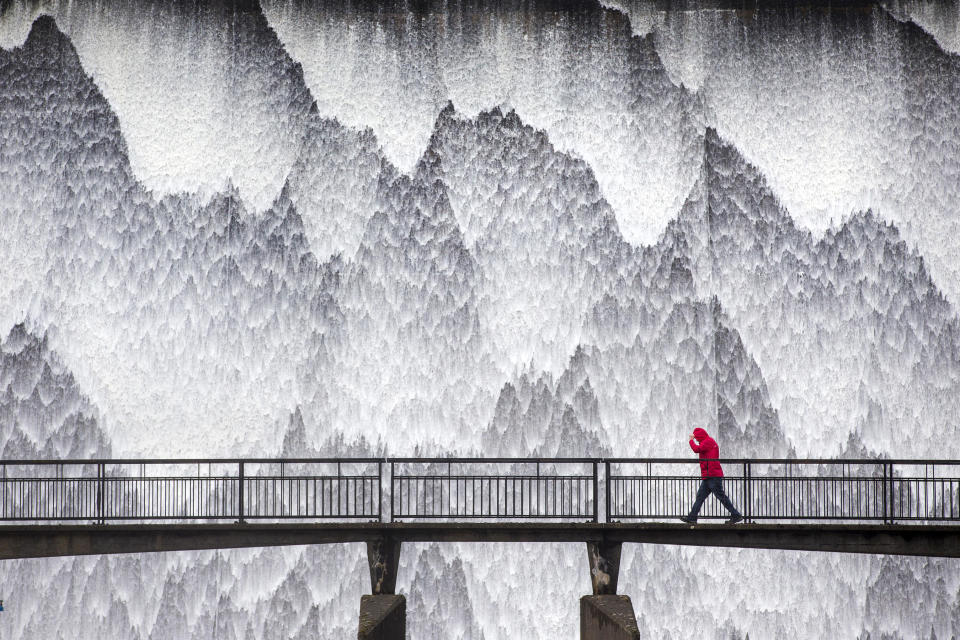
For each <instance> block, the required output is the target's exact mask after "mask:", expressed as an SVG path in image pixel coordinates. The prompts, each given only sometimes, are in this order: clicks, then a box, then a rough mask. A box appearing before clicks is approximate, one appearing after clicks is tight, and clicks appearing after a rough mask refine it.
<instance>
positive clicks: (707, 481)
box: [680, 427, 743, 524]
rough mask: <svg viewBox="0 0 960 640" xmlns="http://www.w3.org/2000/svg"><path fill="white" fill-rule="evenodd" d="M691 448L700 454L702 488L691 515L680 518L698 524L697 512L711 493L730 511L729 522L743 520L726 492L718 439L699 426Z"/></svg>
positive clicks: (694, 434) (693, 436)
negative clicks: (719, 459)
mask: <svg viewBox="0 0 960 640" xmlns="http://www.w3.org/2000/svg"><path fill="white" fill-rule="evenodd" d="M690 448H691V449H693V451H694V453H698V454H700V477H701V478H703V479H702V480H701V481H700V488H699V489H698V490H697V499H696V501H695V502H694V503H693V507H692V508H691V509H690V515H687V516H680V519H681V520H683V521H684V522H689V523H690V524H696V522H697V514H699V513H700V507H702V506H703V501H704V500H706V499H707V496H709V495H710V494H711V493H712V494H713V495H715V496H717V499H719V500H720V504H722V505H723V506H724V508H725V509H726V510H727V511H729V512H730V519H729V520H727V524H736V523H737V522H740V521H741V520H743V516H742V515H740V512H739V511H737V508H736V507H735V506H733V503H732V502H730V498H728V497H727V494H726V492H725V491H724V490H723V467H721V466H720V462H719V461H718V460H717V458H719V457H720V445H718V444H717V441H716V440H714V439H713V438H711V437H710V436H709V435H707V432H706V430H704V429H701V428H700V427H697V428H696V429H694V430H693V435H692V436H690Z"/></svg>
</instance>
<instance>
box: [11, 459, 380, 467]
mask: <svg viewBox="0 0 960 640" xmlns="http://www.w3.org/2000/svg"><path fill="white" fill-rule="evenodd" d="M386 461H387V459H386V458H69V459H63V460H51V459H46V460H9V459H0V465H8V466H27V465H90V464H239V463H241V462H243V463H244V464H248V463H249V464H281V463H282V464H337V463H341V464H376V463H378V462H386Z"/></svg>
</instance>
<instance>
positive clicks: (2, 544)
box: [0, 522, 960, 559]
mask: <svg viewBox="0 0 960 640" xmlns="http://www.w3.org/2000/svg"><path fill="white" fill-rule="evenodd" d="M384 538H386V539H390V540H394V541H396V542H398V543H402V542H581V543H582V542H587V543H597V544H622V543H624V542H628V543H646V544H671V545H694V546H706V547H740V548H746V549H786V550H800V551H828V552H843V553H870V554H894V555H915V556H930V557H943V558H957V557H960V526H955V525H930V524H923V525H919V524H913V525H890V524H824V523H816V524H737V525H724V524H697V525H695V526H691V525H688V524H683V523H676V524H674V523H664V522H641V523H617V522H614V523H568V522H567V523H542V522H538V523H524V522H489V523H459V522H458V523H437V522H427V523H421V522H417V523H409V522H392V523H379V522H370V523H342V522H323V523H244V524H238V523H233V524H210V523H202V524H104V525H99V524H97V525H90V524H54V525H6V526H0V559H12V558H38V557H51V556H71V555H90V554H102V553H107V554H110V553H144V552H159V551H185V550H200V549H225V548H243V547H265V546H287V545H306V544H335V543H345V542H371V541H375V540H379V539H384Z"/></svg>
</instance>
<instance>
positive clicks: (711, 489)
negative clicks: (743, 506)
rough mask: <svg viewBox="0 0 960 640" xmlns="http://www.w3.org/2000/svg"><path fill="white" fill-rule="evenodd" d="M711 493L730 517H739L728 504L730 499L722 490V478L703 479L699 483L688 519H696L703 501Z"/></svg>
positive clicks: (731, 504) (735, 509)
mask: <svg viewBox="0 0 960 640" xmlns="http://www.w3.org/2000/svg"><path fill="white" fill-rule="evenodd" d="M711 493H712V494H713V495H715V496H717V499H718V500H720V504H722V505H723V506H724V508H725V509H726V510H727V511H729V512H730V515H733V516H739V515H740V512H739V511H737V508H736V507H735V506H733V503H732V502H730V498H728V497H727V492H726V491H724V490H723V478H704V479H703V481H701V482H700V488H699V489H697V500H696V502H694V503H693V508H692V509H690V515H689V517H690V518H692V519H693V520H696V519H697V514H699V513H700V507H702V506H703V501H704V500H706V499H707V496H709V495H710V494H711Z"/></svg>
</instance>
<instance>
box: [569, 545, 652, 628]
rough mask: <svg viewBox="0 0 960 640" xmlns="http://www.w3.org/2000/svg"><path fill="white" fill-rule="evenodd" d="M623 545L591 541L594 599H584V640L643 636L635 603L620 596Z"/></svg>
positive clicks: (591, 572) (588, 549) (581, 623)
mask: <svg viewBox="0 0 960 640" xmlns="http://www.w3.org/2000/svg"><path fill="white" fill-rule="evenodd" d="M622 549H623V544H622V543H620V542H607V541H605V540H604V541H601V542H588V543H587V560H588V561H589V562H590V584H591V586H592V587H593V595H592V596H583V597H582V598H580V640H636V639H637V638H639V637H640V629H639V628H638V627H637V617H636V616H635V615H634V613H633V603H631V602H630V598H628V597H627V596H618V595H616V594H617V581H618V580H619V579H620V552H621V550H622Z"/></svg>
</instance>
